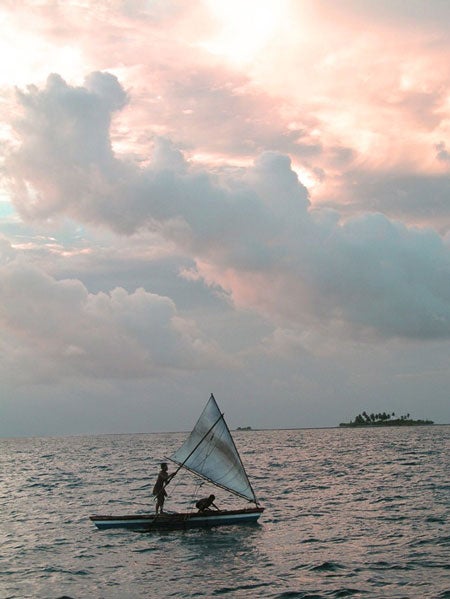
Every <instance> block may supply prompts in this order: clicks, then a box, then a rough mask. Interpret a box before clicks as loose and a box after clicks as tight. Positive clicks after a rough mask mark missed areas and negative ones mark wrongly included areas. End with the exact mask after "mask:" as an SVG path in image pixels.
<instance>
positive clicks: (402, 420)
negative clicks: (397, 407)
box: [339, 412, 434, 427]
mask: <svg viewBox="0 0 450 599" xmlns="http://www.w3.org/2000/svg"><path fill="white" fill-rule="evenodd" d="M425 424H434V422H433V421H432V420H412V419H411V418H410V416H409V414H406V415H403V416H398V417H396V416H395V412H392V414H387V413H386V412H383V413H382V414H367V412H363V413H362V414H358V416H356V418H355V419H354V420H350V422H341V423H340V425H339V426H346V427H356V426H423V425H425Z"/></svg>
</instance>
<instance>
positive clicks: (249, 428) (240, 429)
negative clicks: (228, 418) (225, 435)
mask: <svg viewBox="0 0 450 599" xmlns="http://www.w3.org/2000/svg"><path fill="white" fill-rule="evenodd" d="M236 430H238V431H251V430H252V427H251V426H238V427H237V429H236Z"/></svg>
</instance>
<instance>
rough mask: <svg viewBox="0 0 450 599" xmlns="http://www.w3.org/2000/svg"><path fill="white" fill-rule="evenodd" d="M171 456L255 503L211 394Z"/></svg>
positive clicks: (182, 464) (228, 432)
mask: <svg viewBox="0 0 450 599" xmlns="http://www.w3.org/2000/svg"><path fill="white" fill-rule="evenodd" d="M170 459H171V460H172V461H173V462H175V463H177V464H178V465H179V466H182V467H183V468H186V469H187V470H190V471H191V472H194V473H195V474H197V475H198V476H201V477H202V478H205V479H206V480H209V481H211V482H213V483H214V484H215V485H217V486H219V487H223V488H225V489H227V490H228V491H230V492H232V493H235V494H236V495H239V496H241V497H244V498H245V499H248V500H249V501H253V502H255V503H257V501H256V497H255V493H254V492H253V489H252V487H251V485H250V482H249V480H248V477H247V474H246V472H245V469H244V466H243V464H242V462H241V458H240V456H239V453H238V451H237V449H236V446H235V444H234V441H233V438H232V436H231V433H230V431H229V429H228V426H227V424H226V422H225V420H224V418H223V414H221V412H220V410H219V407H218V406H217V403H216V400H215V399H214V396H213V395H212V394H211V397H210V398H209V401H208V403H207V404H206V406H205V409H204V410H203V412H202V414H201V416H200V418H199V419H198V421H197V424H196V425H195V427H194V430H193V431H192V433H191V434H190V435H189V437H188V438H187V439H186V441H185V442H184V443H183V445H182V446H181V447H180V449H178V450H177V451H175V453H174V454H172V456H170Z"/></svg>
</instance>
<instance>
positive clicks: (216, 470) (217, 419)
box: [90, 393, 264, 532]
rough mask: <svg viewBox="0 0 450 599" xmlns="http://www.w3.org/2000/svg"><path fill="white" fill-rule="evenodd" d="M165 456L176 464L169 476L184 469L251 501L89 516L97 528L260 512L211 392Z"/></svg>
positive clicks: (177, 524) (162, 526) (207, 520)
mask: <svg viewBox="0 0 450 599" xmlns="http://www.w3.org/2000/svg"><path fill="white" fill-rule="evenodd" d="M168 459H169V460H171V461H172V462H174V463H175V464H176V465H177V469H176V471H175V472H174V474H173V475H172V478H171V480H173V478H174V476H175V475H176V474H177V473H178V472H179V471H180V470H183V469H184V470H187V471H189V472H191V473H192V474H194V475H195V476H197V477H200V478H201V479H204V480H206V481H208V482H209V483H212V484H213V485H215V486H216V487H219V488H221V489H224V490H226V491H228V492H230V493H232V494H234V495H236V496H238V497H240V498H241V499H245V500H246V501H248V502H250V503H251V504H254V505H253V506H252V507H246V508H240V509H224V510H221V509H216V510H204V511H200V510H199V511H197V512H195V511H188V512H178V513H177V512H170V513H161V514H129V515H116V516H114V515H109V516H90V519H91V520H92V522H93V523H94V524H95V526H96V527H97V528H99V529H106V528H128V529H132V530H137V531H141V532H147V531H152V530H173V529H185V528H194V527H210V526H221V525H225V524H247V523H251V522H256V521H257V520H258V518H259V517H260V516H261V514H262V513H263V511H264V508H263V507H261V506H260V505H259V502H258V500H257V498H256V495H255V492H254V490H253V488H252V486H251V484H250V481H249V478H248V476H247V473H246V471H245V468H244V465H243V463H242V460H241V457H240V455H239V452H238V450H237V448H236V445H235V443H234V441H233V437H232V436H231V433H230V429H229V428H228V425H227V423H226V422H225V419H224V415H223V414H222V412H221V411H220V410H219V407H218V405H217V402H216V400H215V398H214V395H213V394H212V393H211V397H210V398H209V400H208V402H207V404H206V406H205V408H204V409H203V412H202V413H201V415H200V418H199V419H198V421H197V424H196V425H195V426H194V429H193V430H192V432H191V433H190V435H189V436H188V437H187V439H186V440H185V442H184V443H183V444H182V445H181V447H180V448H179V449H177V450H176V451H175V452H174V453H173V454H172V455H171V456H170V457H168ZM169 482H170V481H169ZM167 484H168V483H167Z"/></svg>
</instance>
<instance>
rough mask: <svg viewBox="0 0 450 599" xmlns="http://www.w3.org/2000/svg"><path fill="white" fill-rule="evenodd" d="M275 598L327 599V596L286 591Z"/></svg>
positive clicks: (307, 592)
mask: <svg viewBox="0 0 450 599" xmlns="http://www.w3.org/2000/svg"><path fill="white" fill-rule="evenodd" d="M274 597H275V599H325V595H318V594H317V593H310V592H309V591H284V592H283V593H280V594H279V595H275V596H274Z"/></svg>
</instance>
